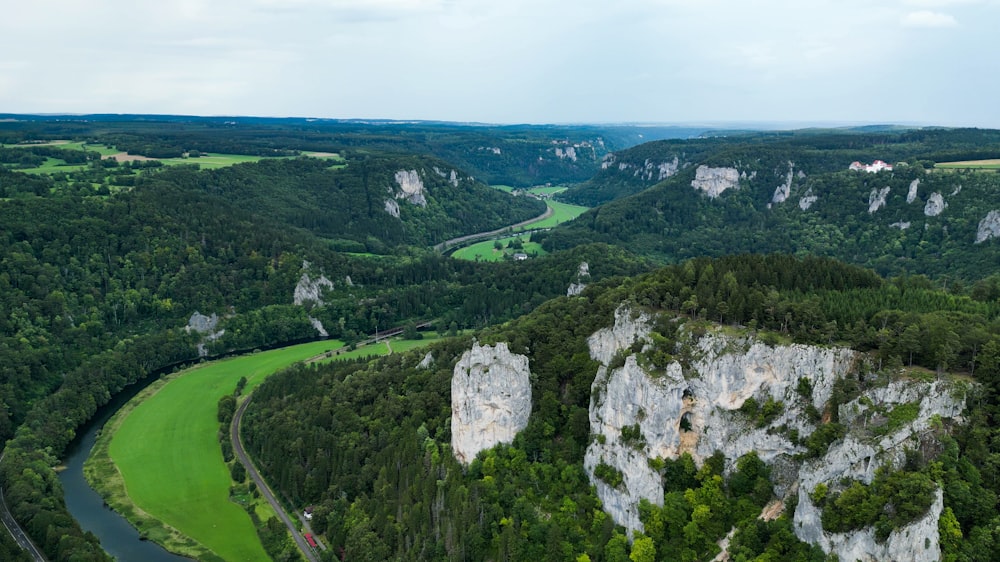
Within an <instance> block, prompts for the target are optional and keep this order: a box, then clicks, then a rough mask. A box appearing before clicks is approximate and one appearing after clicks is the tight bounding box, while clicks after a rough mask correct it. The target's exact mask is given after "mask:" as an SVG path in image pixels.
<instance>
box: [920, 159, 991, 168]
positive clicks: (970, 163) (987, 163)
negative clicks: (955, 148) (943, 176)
mask: <svg viewBox="0 0 1000 562" xmlns="http://www.w3.org/2000/svg"><path fill="white" fill-rule="evenodd" d="M934 167H935V168H943V169H945V170H1000V159H993V160H965V161H962V162H938V163H937V164H935V165H934Z"/></svg>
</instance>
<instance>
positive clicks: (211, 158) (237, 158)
mask: <svg viewBox="0 0 1000 562" xmlns="http://www.w3.org/2000/svg"><path fill="white" fill-rule="evenodd" d="M263 158H264V157H262V156H250V155H247V154H219V153H215V152H206V153H204V154H203V155H202V156H199V157H198V158H160V159H159V160H160V162H163V164H164V165H167V166H177V165H180V164H197V165H198V167H199V168H202V169H204V170H214V169H217V168H225V167H227V166H232V165H234V164H243V163H245V162H257V161H259V160H263Z"/></svg>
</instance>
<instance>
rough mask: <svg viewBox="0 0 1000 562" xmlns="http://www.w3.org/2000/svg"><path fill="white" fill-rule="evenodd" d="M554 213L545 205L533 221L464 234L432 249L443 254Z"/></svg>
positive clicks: (543, 218) (540, 219)
mask: <svg viewBox="0 0 1000 562" xmlns="http://www.w3.org/2000/svg"><path fill="white" fill-rule="evenodd" d="M554 212H555V211H554V210H553V209H552V207H549V206H548V205H546V206H545V212H544V213H542V214H540V215H538V216H537V217H535V218H533V219H528V220H526V221H521V222H519V223H517V224H512V225H510V226H505V227H503V228H498V229H496V230H490V231H489V232H477V233H475V234H466V235H465V236H459V237H458V238H452V239H451V240H445V241H444V242H441V243H440V244H438V245H437V246H434V249H435V250H437V251H438V252H443V251H445V250H447V249H448V248H451V247H452V246H455V245H458V244H462V243H463V242H469V241H470V240H478V239H480V238H489V237H491V236H496V235H497V234H503V233H504V232H507V231H508V230H511V231H512V230H514V229H515V228H519V227H522V226H528V225H529V224H531V223H535V222H538V221H543V220H545V219H547V218H549V217H551V216H552V213H554Z"/></svg>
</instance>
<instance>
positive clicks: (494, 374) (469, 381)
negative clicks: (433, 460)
mask: <svg viewBox="0 0 1000 562" xmlns="http://www.w3.org/2000/svg"><path fill="white" fill-rule="evenodd" d="M530 375H531V373H530V371H529V369H528V358H527V356H524V355H518V354H516V353H511V352H510V350H509V349H508V348H507V344H506V343H502V342H501V343H498V344H496V345H495V346H492V347H491V346H488V345H484V346H480V345H479V344H478V343H475V344H473V346H472V349H471V350H469V351H466V352H465V353H464V354H462V358H461V359H460V360H459V361H458V363H457V364H456V365H455V371H454V373H453V374H452V378H451V448H452V451H453V452H454V454H455V458H456V459H458V461H459V462H461V463H462V464H465V465H468V464H469V463H470V462H472V459H474V458H476V455H477V454H478V453H479V452H480V451H482V450H485V449H489V448H491V447H493V446H495V445H497V444H498V443H510V442H511V441H513V440H514V436H516V435H517V433H518V432H519V431H521V430H522V429H524V427H525V426H527V425H528V416H529V414H531V382H530V380H529V377H530Z"/></svg>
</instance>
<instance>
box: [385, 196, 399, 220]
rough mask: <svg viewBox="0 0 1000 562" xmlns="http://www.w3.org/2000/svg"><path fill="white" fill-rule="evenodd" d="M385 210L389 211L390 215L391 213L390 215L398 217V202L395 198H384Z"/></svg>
mask: <svg viewBox="0 0 1000 562" xmlns="http://www.w3.org/2000/svg"><path fill="white" fill-rule="evenodd" d="M385 212H387V213H389V214H390V215H392V216H394V217H396V218H397V219H398V218H399V203H397V202H396V200H395V199H386V200H385Z"/></svg>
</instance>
